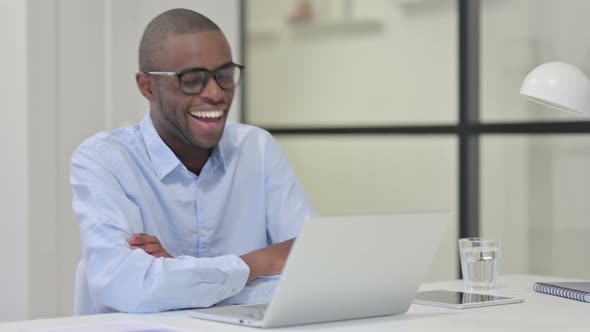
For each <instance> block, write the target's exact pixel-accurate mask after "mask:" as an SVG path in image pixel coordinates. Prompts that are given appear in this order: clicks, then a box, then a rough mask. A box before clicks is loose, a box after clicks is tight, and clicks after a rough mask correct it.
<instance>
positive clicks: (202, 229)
mask: <svg viewBox="0 0 590 332" xmlns="http://www.w3.org/2000/svg"><path fill="white" fill-rule="evenodd" d="M201 235H202V236H205V235H207V230H206V229H204V228H201Z"/></svg>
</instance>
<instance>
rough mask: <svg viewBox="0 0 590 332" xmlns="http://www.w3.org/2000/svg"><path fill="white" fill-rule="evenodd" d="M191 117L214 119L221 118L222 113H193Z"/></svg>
mask: <svg viewBox="0 0 590 332" xmlns="http://www.w3.org/2000/svg"><path fill="white" fill-rule="evenodd" d="M191 115H192V116H195V117H197V118H210V119H216V118H220V117H222V116H223V111H193V112H191Z"/></svg>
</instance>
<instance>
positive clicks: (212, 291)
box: [70, 147, 249, 313]
mask: <svg viewBox="0 0 590 332" xmlns="http://www.w3.org/2000/svg"><path fill="white" fill-rule="evenodd" d="M112 167H113V165H112V163H109V160H108V158H105V156H104V155H101V153H100V151H99V150H97V149H95V148H83V147H81V148H79V149H78V150H77V151H76V152H75V153H74V154H73V156H72V160H71V177H70V181H71V184H72V188H73V208H74V213H75V215H76V218H77V220H78V222H79V224H80V234H81V240H82V247H83V251H84V258H85V261H86V274H87V278H88V286H89V288H90V292H91V295H92V299H93V301H94V302H95V304H98V305H99V306H104V307H108V308H112V309H114V310H117V311H123V312H137V313H139V312H158V311H165V310H171V309H180V308H189V307H208V306H211V305H213V304H215V303H218V302H220V301H222V300H223V299H226V298H228V297H230V296H233V295H235V294H237V293H238V292H240V291H241V290H242V289H243V288H244V286H245V284H246V281H247V278H248V275H249V268H248V266H247V265H246V264H245V263H244V262H243V261H242V260H241V259H240V258H239V257H238V256H236V255H224V256H219V257H213V258H196V257H192V256H178V257H176V258H155V257H153V256H151V255H149V254H147V253H145V252H144V251H143V250H141V249H138V250H131V248H130V246H129V244H128V243H127V239H128V238H129V237H130V236H131V235H132V234H133V233H138V232H142V231H143V226H142V220H141V211H140V209H139V207H138V206H137V205H135V203H134V202H133V201H132V200H131V199H129V198H128V197H127V195H126V193H125V190H124V188H123V187H122V186H121V183H120V181H119V179H118V178H117V177H116V176H115V174H114V172H113V171H112Z"/></svg>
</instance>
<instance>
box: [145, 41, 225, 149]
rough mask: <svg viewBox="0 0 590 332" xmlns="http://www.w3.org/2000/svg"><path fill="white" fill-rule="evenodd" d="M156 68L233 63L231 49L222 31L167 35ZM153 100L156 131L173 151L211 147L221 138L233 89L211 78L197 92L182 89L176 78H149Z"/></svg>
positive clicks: (205, 67)
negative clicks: (188, 93)
mask: <svg viewBox="0 0 590 332" xmlns="http://www.w3.org/2000/svg"><path fill="white" fill-rule="evenodd" d="M162 49H163V52H162V56H161V59H160V61H159V62H160V64H161V68H157V70H158V71H171V72H182V71H183V70H186V69H191V68H204V69H208V70H210V71H214V70H216V69H218V68H219V67H221V66H223V65H225V64H228V63H230V62H232V59H231V51H230V48H229V45H228V43H227V40H226V39H225V37H224V35H223V33H222V32H221V31H202V32H195V33H190V34H181V35H175V34H170V35H168V36H167V37H166V39H165V40H164V42H163V45H162ZM151 79H152V80H154V83H155V87H154V88H155V90H156V100H155V101H154V102H153V103H152V108H153V109H152V119H153V122H154V126H155V128H156V130H157V131H158V134H160V136H161V137H162V139H164V141H165V142H166V143H167V144H168V145H169V146H170V147H171V148H172V149H173V150H174V149H178V148H186V147H188V148H201V149H211V148H213V147H214V146H215V145H217V143H218V142H219V140H220V139H221V135H222V134H223V128H224V126H225V121H226V119H227V113H228V111H229V108H230V106H231V103H232V100H233V97H234V90H223V89H221V88H220V87H219V85H218V84H217V82H216V81H215V79H214V78H212V77H210V78H209V80H208V82H207V84H206V86H205V87H204V88H203V90H202V91H201V92H200V93H199V94H197V95H186V94H184V93H183V92H182V91H181V88H180V83H179V81H178V78H177V77H156V76H152V78H151Z"/></svg>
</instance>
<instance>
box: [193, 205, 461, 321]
mask: <svg viewBox="0 0 590 332" xmlns="http://www.w3.org/2000/svg"><path fill="white" fill-rule="evenodd" d="M449 221H450V213H448V212H428V213H402V214H387V215H357V216H345V217H317V218H311V219H309V220H307V221H306V222H305V224H304V226H303V230H302V232H301V234H300V235H299V237H298V238H297V240H296V241H295V243H294V244H293V248H292V249H291V253H290V255H289V257H288V259H287V263H286V265H285V268H284V270H283V275H282V277H281V280H280V282H279V284H278V286H277V289H276V291H275V293H274V295H273V297H272V300H271V302H270V303H269V304H268V305H236V306H225V307H212V308H206V309H198V310H193V311H191V313H190V315H191V316H192V317H196V318H202V319H207V320H215V321H220V322H226V323H233V324H240V325H248V326H254V327H263V328H267V327H279V326H287V325H298V324H309V323H318V322H328V321H337V320H346V319H355V318H363V317H374V316H386V315H397V314H401V313H404V312H406V311H407V310H408V308H409V307H410V304H411V303H412V300H413V299H414V296H415V295H416V291H417V290H418V287H419V286H420V283H421V281H422V279H423V278H424V276H425V274H426V273H427V272H428V269H429V266H430V263H431V261H432V257H433V255H434V253H435V251H436V249H437V248H438V245H439V242H440V240H441V238H442V235H443V233H444V231H445V230H446V229H447V228H448V226H449Z"/></svg>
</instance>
